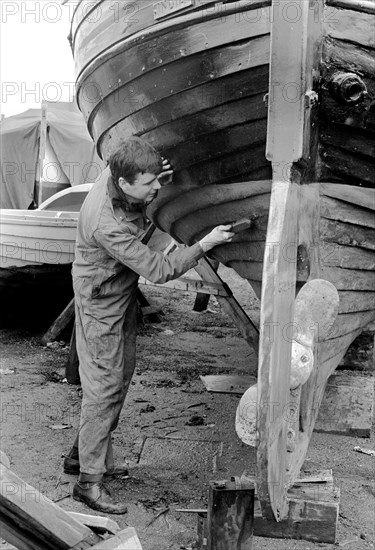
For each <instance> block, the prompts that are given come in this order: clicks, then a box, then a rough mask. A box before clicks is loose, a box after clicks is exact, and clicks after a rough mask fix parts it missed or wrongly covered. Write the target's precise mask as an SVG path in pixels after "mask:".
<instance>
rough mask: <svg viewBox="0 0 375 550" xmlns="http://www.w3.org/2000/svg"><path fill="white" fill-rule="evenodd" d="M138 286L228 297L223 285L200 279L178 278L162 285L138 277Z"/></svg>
mask: <svg viewBox="0 0 375 550" xmlns="http://www.w3.org/2000/svg"><path fill="white" fill-rule="evenodd" d="M139 284H140V285H145V286H156V287H160V288H172V289H174V290H183V291H185V292H196V293H201V294H212V295H213V296H228V290H227V289H226V288H225V287H224V283H212V282H208V281H202V280H201V279H191V278H189V277H179V278H178V279H174V280H172V281H167V282H166V283H163V284H158V283H151V282H150V281H147V279H144V278H143V277H140V279H139Z"/></svg>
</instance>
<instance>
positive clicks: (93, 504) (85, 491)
mask: <svg viewBox="0 0 375 550" xmlns="http://www.w3.org/2000/svg"><path fill="white" fill-rule="evenodd" d="M73 498H74V500H79V501H81V502H84V503H85V504H86V506H88V507H89V508H92V509H93V510H97V511H98V512H104V513H105V514H126V512H127V511H128V508H127V506H126V504H122V503H120V502H116V501H115V499H114V498H113V497H112V496H111V493H110V492H109V491H108V489H107V488H106V487H105V486H104V485H103V482H102V481H96V482H93V483H91V482H88V483H82V482H79V481H77V483H76V484H75V485H74V487H73Z"/></svg>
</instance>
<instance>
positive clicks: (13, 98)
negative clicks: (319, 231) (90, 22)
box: [0, 0, 77, 117]
mask: <svg viewBox="0 0 375 550" xmlns="http://www.w3.org/2000/svg"><path fill="white" fill-rule="evenodd" d="M75 4H77V1H76V2H75ZM73 8H74V2H73V3H72V5H70V6H69V5H65V6H63V5H62V4H61V2H60V0H0V9H1V19H0V26H1V28H0V46H1V53H0V80H1V102H0V112H1V114H2V115H5V116H6V117H8V116H11V115H13V114H17V113H20V112H22V111H25V110H27V109H29V108H39V107H40V106H41V103H42V100H43V99H44V100H47V101H72V99H73V96H74V61H73V56H72V52H71V49H70V45H69V42H68V39H67V37H68V34H69V31H70V20H71V16H72V11H73Z"/></svg>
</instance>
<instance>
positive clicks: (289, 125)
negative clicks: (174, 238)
mask: <svg viewBox="0 0 375 550" xmlns="http://www.w3.org/2000/svg"><path fill="white" fill-rule="evenodd" d="M295 4H296V5H297V9H298V12H299V17H298V20H297V21H296V20H294V21H293V22H292V21H291V20H290V19H288V18H286V17H283V13H282V9H280V5H279V2H278V1H277V0H275V1H273V2H272V12H273V18H272V28H271V62H270V92H269V99H268V131H267V148H266V151H267V152H266V156H267V158H268V160H270V161H271V162H272V169H273V184H272V193H271V204H270V210H269V218H268V230H267V239H266V251H265V256H264V264H263V281H262V297H261V318H260V325H261V335H260V336H261V337H260V349H259V370H258V422H257V427H258V432H259V436H260V437H259V439H260V441H259V446H258V450H257V488H258V494H259V499H260V502H261V506H262V511H263V515H264V518H266V519H267V520H268V521H273V520H274V519H276V521H278V522H280V521H281V520H285V519H286V518H288V514H289V506H288V500H287V489H288V486H290V484H291V483H293V479H291V478H290V476H289V475H288V472H287V468H288V461H287V430H288V423H287V422H285V419H284V417H283V411H284V410H285V407H287V405H288V403H289V401H290V383H289V380H290V365H291V351H292V345H291V344H292V343H291V339H290V338H286V337H285V332H284V331H285V329H286V328H287V327H288V326H291V325H293V320H294V298H295V293H296V289H297V287H296V282H297V269H296V267H297V266H296V258H297V245H298V242H299V239H298V237H299V235H298V231H299V228H298V226H299V222H300V219H299V218H300V215H299V207H300V195H301V194H302V192H301V187H302V185H301V184H303V183H306V182H311V181H316V163H315V157H316V152H317V129H318V127H317V124H314V123H315V122H316V119H317V109H318V94H317V89H318V88H317V86H318V77H319V72H318V71H319V63H320V57H321V53H320V50H321V41H322V33H321V21H322V9H323V1H322V0H311V1H306V0H299V1H298V2H295ZM292 88H293V89H294V95H293V97H292V95H291V90H292ZM286 133H287V135H288V139H285V136H286ZM308 215H309V216H310V217H311V220H310V221H311V223H312V219H313V216H312V214H311V212H309V214H308ZM304 216H306V214H305V213H304ZM308 245H309V246H310V243H308ZM270 404H275V407H274V406H270Z"/></svg>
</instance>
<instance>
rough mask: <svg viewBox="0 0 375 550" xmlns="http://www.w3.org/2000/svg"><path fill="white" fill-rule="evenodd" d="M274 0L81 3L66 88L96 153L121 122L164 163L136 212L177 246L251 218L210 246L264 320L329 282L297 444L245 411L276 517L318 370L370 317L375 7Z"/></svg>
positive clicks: (268, 346) (264, 493) (336, 0)
mask: <svg viewBox="0 0 375 550" xmlns="http://www.w3.org/2000/svg"><path fill="white" fill-rule="evenodd" d="M154 4H155V6H154ZM164 4H165V6H167V4H168V5H170V6H172V7H173V9H171V10H170V11H168V9H167V8H164V7H160V6H162V5H164ZM278 4H279V3H278V2H274V3H273V6H272V9H273V11H272V12H271V7H270V6H271V2H268V1H264V2H261V1H259V2H257V1H256V0H240V1H238V2H226V3H225V4H222V3H216V2H214V1H211V0H186V1H183V2H171V3H163V2H159V3H155V2H151V0H146V1H145V2H143V3H142V4H140V5H138V4H134V3H130V2H128V1H126V2H124V3H123V4H122V8H123V10H124V12H123V13H122V15H123V17H120V14H119V13H118V14H117V15H118V17H117V18H116V17H114V14H113V11H115V8H114V6H113V5H112V4H111V3H110V2H102V1H97V2H94V3H93V2H90V3H87V2H85V1H81V2H80V4H79V5H78V7H77V9H76V11H75V14H74V17H73V23H72V36H71V39H72V48H73V53H74V56H75V60H76V73H77V99H78V103H79V106H80V109H81V110H82V112H83V114H84V115H85V117H86V120H87V125H88V128H89V131H90V133H91V135H92V137H93V138H94V140H95V141H96V143H97V147H98V152H99V154H100V156H102V157H103V158H104V159H107V158H108V157H109V155H110V154H111V152H112V151H113V150H114V149H115V148H116V147H117V145H118V143H119V141H120V140H121V139H123V138H126V137H129V136H131V135H134V134H136V135H140V136H143V137H144V138H146V139H147V140H148V141H149V142H150V143H152V144H153V145H155V147H157V148H158V150H159V151H161V153H162V154H163V155H164V156H166V157H167V158H169V159H170V161H171V163H172V165H173V167H174V169H175V184H174V185H173V186H171V187H168V188H165V189H162V191H161V192H160V195H159V197H158V199H157V200H156V201H155V202H154V203H153V204H152V205H151V207H150V208H149V212H150V216H151V219H152V220H153V221H154V222H155V224H156V225H157V226H158V227H160V228H161V229H162V230H163V231H166V232H168V233H169V234H171V235H172V236H173V237H174V238H176V239H177V240H179V241H180V242H184V243H187V244H191V243H192V242H195V241H196V240H197V239H199V238H200V237H201V236H202V235H203V234H205V233H207V232H208V231H209V229H211V228H212V227H213V226H215V225H217V224H218V223H226V222H233V221H235V220H237V219H239V218H241V217H244V216H246V217H250V218H251V220H252V227H251V228H250V229H249V230H247V231H245V232H244V233H242V234H241V235H238V236H237V237H236V238H235V239H234V240H233V242H232V243H231V244H230V245H226V246H221V247H217V249H215V250H214V251H212V257H213V258H215V259H217V260H219V261H221V262H222V263H224V264H225V265H228V266H230V267H233V268H234V269H235V270H236V271H237V272H238V273H239V274H240V275H241V276H242V277H244V278H245V279H247V280H248V281H249V282H250V284H251V285H252V286H253V288H254V290H255V291H256V292H257V294H258V296H262V303H261V308H262V312H261V323H263V325H264V324H267V323H270V322H271V323H272V321H273V320H275V319H276V318H277V322H279V321H281V320H282V318H283V316H284V318H285V319H287V321H288V320H290V321H291V322H292V321H293V300H294V297H295V294H296V292H298V290H299V288H301V286H302V285H303V284H304V283H305V282H306V281H309V280H312V279H324V280H326V281H329V282H330V283H333V285H334V286H335V287H336V288H337V290H338V292H339V296H340V309H339V314H338V316H337V319H336V322H335V323H334V325H333V326H332V328H331V329H330V331H329V333H328V334H327V335H326V336H325V337H324V339H323V341H317V342H316V345H315V351H314V355H315V358H316V362H317V363H316V364H317V365H318V366H319V368H318V367H316V368H315V370H314V372H313V374H312V376H311V377H310V379H309V380H308V382H307V383H306V384H304V385H303V387H302V388H301V389H300V391H299V394H298V396H297V397H296V399H297V401H298V410H299V420H300V426H301V429H299V428H298V430H297V432H298V433H297V436H296V441H297V442H296V451H295V452H289V453H288V454H286V442H285V440H284V439H285V437H284V436H285V434H286V428H285V426H283V425H282V424H283V419H282V417H280V418H279V419H277V422H275V424H272V422H270V417H269V414H268V413H267V414H264V418H263V419H261V421H260V423H259V429H260V432H261V433H260V437H261V445H260V447H259V449H258V465H259V466H258V468H259V493H260V497H261V501H262V505H263V506H264V508H263V509H264V512H265V514H266V515H267V514H268V513H269V510H268V509H267V503H268V504H270V505H271V509H272V513H273V514H274V516H275V517H276V519H278V520H279V519H281V518H282V517H283V514H285V507H283V505H284V504H285V491H286V488H287V487H288V486H289V485H290V484H291V483H293V480H294V479H295V478H296V476H297V474H298V471H299V468H300V467H301V464H302V461H303V458H304V457H305V454H306V451H307V446H308V443H309V440H310V436H311V433H312V430H313V426H314V422H315V418H316V414H317V411H318V408H319V404H320V402H321V398H322V395H323V392H324V388H325V384H326V381H327V379H328V377H329V375H330V374H331V373H332V372H333V371H334V369H335V368H336V366H337V365H338V363H339V361H340V360H341V358H342V356H343V355H344V354H345V351H346V349H347V348H348V346H349V345H350V343H351V342H352V341H353V339H354V338H355V337H356V335H358V334H359V333H360V332H361V330H362V329H363V328H364V327H365V326H366V325H367V324H368V323H369V322H371V321H372V320H373V319H374V317H375V316H374V298H375V287H374V277H373V271H374V247H373V244H372V243H373V242H374V229H375V228H374V223H373V222H374V213H373V211H374V201H375V197H374V190H373V188H374V186H375V170H374V169H373V163H374V141H373V137H372V135H371V130H372V129H373V126H374V105H373V96H374V86H375V82H374V76H373V75H374V71H373V66H374V57H375V56H374V41H373V32H372V15H373V14H374V12H375V10H374V7H373V5H372V4H371V3H369V2H367V1H366V0H363V1H361V2H356V1H354V0H327V1H326V2H323V0H314V1H313V0H312V1H311V2H310V3H309V4H307V3H306V2H305V3H304V2H303V1H302V2H297V3H294V9H296V10H297V14H296V13H295V12H293V14H291V13H287V14H285V13H284V12H282V13H281V14H280V13H278V14H277V11H275V10H277V6H278ZM154 7H155V13H154ZM178 7H179V8H181V9H177V8H178ZM284 8H285V6H284ZM284 8H283V7H282V6H281V8H280V9H281V10H283V9H284ZM310 8H311V9H310ZM312 8H316V9H317V11H316V17H315V19H314V20H313V22H312V24H311V33H310V34H309V31H308V30H306V29H308V28H309V27H308V26H309V25H310V23H311V21H312V19H313V16H312V15H311V14H312V12H313V9H312ZM135 9H136V10H137V13H136V14H135V13H133V12H132V10H135ZM309 9H310V12H309ZM298 10H300V14H299V12H298ZM323 10H324V11H323ZM99 13H100V17H98V15H99ZM299 15H301V16H300V17H299ZM292 17H295V21H294V22H293V21H292V20H291V18H292ZM276 20H278V23H277V24H278V25H279V24H280V22H281V24H280V25H279V26H280V28H281V27H282V28H283V29H284V36H283V40H281V41H279V42H278V40H280V36H281V34H280V33H278V30H277V26H276V23H275V21H276ZM271 30H272V35H273V42H270V36H271ZM298 33H300V36H299V37H298V38H299V39H300V41H298V42H295V40H294V36H295V35H296V36H297V34H298ZM296 44H298V46H297V47H296ZM299 45H300V48H299ZM278 47H279V50H280V53H281V57H280V60H278V59H276V58H277V57H278V53H279V52H278ZM296 48H297V50H296ZM270 54H271V56H270ZM290 56H292V57H293V56H294V57H293V59H292V62H291V58H290ZM270 60H271V71H270ZM272 64H273V68H272ZM276 75H277V77H276ZM267 94H268V106H267V97H266V95H267ZM287 129H288V130H289V132H288V134H287V133H286V130H287ZM266 142H267V153H266ZM270 161H272V165H271V162H270ZM271 179H273V181H272V182H271ZM271 191H272V195H271ZM278 198H279V199H280V204H278ZM269 212H271V216H269ZM288 218H290V223H289V224H288ZM280 248H281V250H280ZM273 255H274V258H275V260H274V265H272V263H273V259H272V258H273ZM289 255H290V257H289ZM279 266H280V269H282V270H283V274H282V276H280V277H279V276H278V275H279V274H278V273H277V268H278V267H279ZM275 285H276V286H275ZM288 285H289V286H288ZM275 308H276V309H277V308H278V309H279V311H278V314H277V315H276V316H275V317H274V316H273V310H274V309H275ZM281 310H282V311H281ZM279 324H280V323H279ZM263 325H262V326H261V335H260V360H259V384H260V391H259V392H258V393H259V394H260V395H261V396H262V399H263V400H264V401H265V402H273V401H275V400H276V401H277V402H280V403H281V404H285V403H287V402H288V400H289V399H290V395H289V393H290V392H289V387H287V385H288V382H287V379H288V377H289V370H290V365H289V366H288V365H286V364H284V363H283V361H284V359H285V360H286V358H288V357H289V359H288V360H287V362H288V361H289V360H290V346H289V349H288V345H286V344H285V343H283V342H281V340H282V339H283V338H281V337H280V335H279V336H278V340H277V343H276V344H275V343H274V342H272V341H271V339H270V338H269V337H267V336H266V335H265V326H263ZM284 340H285V338H284ZM279 348H280V350H281V349H282V353H281V355H280V358H279V360H280V361H281V362H282V364H281V365H278V363H277V361H278V357H277V353H278V351H279ZM278 371H279V372H281V373H282V372H284V371H285V373H286V374H285V376H284V378H285V380H286V381H285V380H279V378H280V376H281V375H280V376H279V378H277V376H275V373H276V374H277V372H278ZM270 380H272V383H273V387H271V384H270ZM279 382H280V388H279V387H278V384H279ZM276 387H277V388H276ZM275 388H276V389H275ZM281 394H282V395H281ZM280 396H281V397H282V399H281V400H279V397H280ZM284 424H285V423H284ZM297 424H298V423H297ZM279 456H280V460H279V464H278V463H277V460H278V459H279ZM275 457H277V458H275ZM276 486H277V489H275V487H276ZM273 489H275V491H274V493H275V496H272V492H273Z"/></svg>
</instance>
